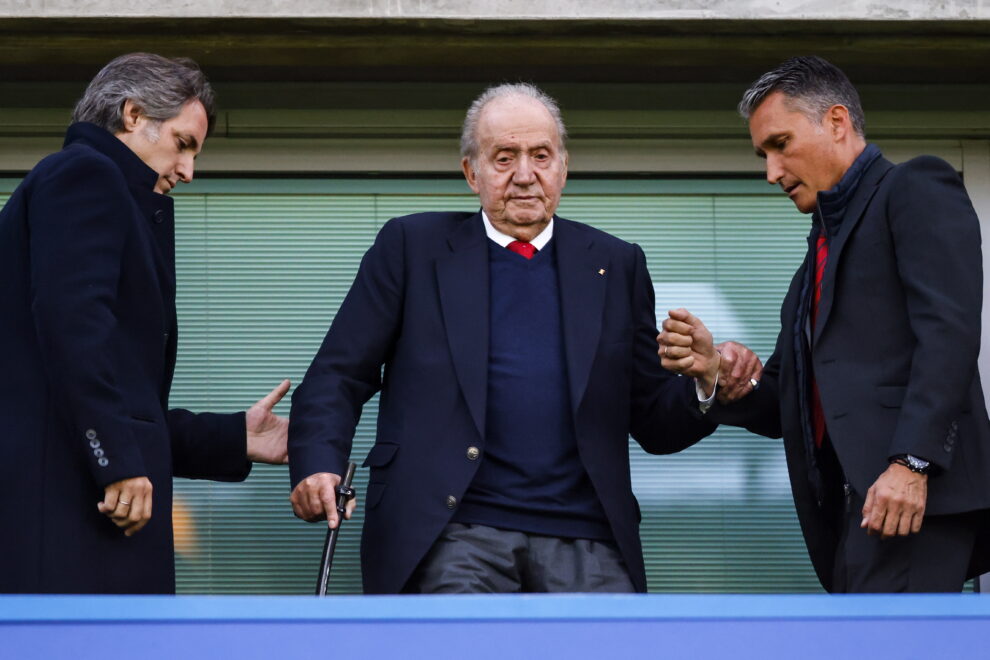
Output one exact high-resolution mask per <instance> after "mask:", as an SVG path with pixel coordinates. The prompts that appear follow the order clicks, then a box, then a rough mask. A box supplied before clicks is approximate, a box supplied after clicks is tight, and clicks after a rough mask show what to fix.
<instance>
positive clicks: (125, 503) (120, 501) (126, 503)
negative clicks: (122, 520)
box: [117, 500, 131, 506]
mask: <svg viewBox="0 0 990 660" xmlns="http://www.w3.org/2000/svg"><path fill="white" fill-rule="evenodd" d="M117 504H123V505H124V506H130V505H131V503H130V502H125V501H124V500H117Z"/></svg>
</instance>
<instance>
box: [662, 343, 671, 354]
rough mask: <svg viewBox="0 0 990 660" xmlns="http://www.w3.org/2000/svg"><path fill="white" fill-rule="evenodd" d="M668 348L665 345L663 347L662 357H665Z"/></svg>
mask: <svg viewBox="0 0 990 660" xmlns="http://www.w3.org/2000/svg"><path fill="white" fill-rule="evenodd" d="M668 348H670V347H669V346H667V344H664V345H663V357H667V349H668Z"/></svg>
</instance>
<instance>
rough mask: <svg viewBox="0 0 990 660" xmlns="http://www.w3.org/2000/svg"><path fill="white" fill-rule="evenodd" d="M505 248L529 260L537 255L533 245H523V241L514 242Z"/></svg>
mask: <svg viewBox="0 0 990 660" xmlns="http://www.w3.org/2000/svg"><path fill="white" fill-rule="evenodd" d="M505 247H507V248H509V249H510V250H512V251H513V252H515V253H516V254H521V255H522V256H524V257H526V258H527V259H532V258H533V255H534V254H536V248H535V247H533V244H532V243H523V242H522V241H512V242H511V243H509V244H508V245H506V246H505Z"/></svg>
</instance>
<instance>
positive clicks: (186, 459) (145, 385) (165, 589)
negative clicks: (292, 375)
mask: <svg viewBox="0 0 990 660" xmlns="http://www.w3.org/2000/svg"><path fill="white" fill-rule="evenodd" d="M213 99H214V97H213V91H212V89H211V88H210V85H209V83H208V82H207V81H206V78H205V76H203V74H202V72H201V71H200V70H199V68H198V67H196V65H195V64H194V63H192V62H191V61H188V60H169V59H165V58H162V57H158V56H157V55H149V54H144V53H135V54H132V55H125V56H122V57H119V58H117V59H115V60H114V61H113V62H111V63H110V64H108V65H107V66H106V67H105V68H104V69H103V70H102V71H100V73H99V74H98V75H97V76H96V78H94V79H93V81H92V82H91V83H90V85H89V87H88V88H87V90H86V92H85V94H84V95H83V98H82V99H81V100H80V101H79V104H78V105H77V107H76V109H75V112H74V114H73V120H74V122H75V123H73V124H72V126H70V127H69V130H68V133H67V134H66V138H65V147H64V149H63V150H62V151H60V152H58V153H56V154H54V155H51V156H49V157H48V158H46V159H44V160H43V161H42V162H41V163H39V164H38V165H37V166H36V167H35V168H34V169H33V170H32V171H31V172H30V173H29V174H28V175H27V177H25V179H24V181H23V182H22V183H21V185H20V186H18V188H17V190H16V191H14V193H13V195H12V196H11V198H10V200H9V201H8V202H7V204H6V206H5V207H4V209H3V211H2V212H0V309H2V310H3V314H2V317H0V318H2V320H0V364H2V365H3V378H2V379H0V420H2V421H3V428H4V433H3V435H2V437H0V445H2V447H3V457H4V458H3V461H2V462H0V489H2V491H0V521H2V523H3V527H4V533H3V535H2V538H0V591H2V592H56V593H89V592H92V593H172V592H174V591H175V569H174V563H173V554H172V552H173V550H172V516H171V506H172V476H173V474H175V475H180V476H187V477H197V478H209V479H219V480H241V479H244V478H245V477H246V476H247V474H248V472H249V470H250V468H251V463H250V461H251V460H263V461H266V462H274V463H281V462H284V461H285V457H286V451H285V441H286V431H287V426H288V422H287V420H285V419H281V418H278V417H276V416H275V415H273V414H272V412H271V409H272V406H273V405H274V404H275V403H277V402H278V400H279V399H280V398H281V397H282V396H283V395H284V394H285V392H286V391H287V390H288V387H289V383H288V381H285V382H283V383H282V384H281V385H280V386H279V387H277V388H276V389H275V390H274V391H273V392H272V393H271V394H269V395H268V396H266V397H265V398H264V399H262V400H261V401H259V402H258V403H257V404H255V405H254V406H253V407H252V408H251V409H250V410H248V411H247V413H246V414H245V413H238V414H231V415H212V414H201V415H194V414H192V413H190V412H188V411H185V410H168V408H167V403H168V392H169V388H170V385H171V381H172V373H173V368H174V366H175V353H176V316H175V263H174V251H175V248H174V240H173V229H174V225H173V216H172V200H171V199H170V198H169V197H167V196H166V193H168V192H169V191H170V190H171V189H172V188H173V187H175V185H176V184H177V183H178V182H179V181H183V182H188V181H190V180H191V179H192V176H193V158H194V157H195V156H196V154H197V153H198V152H199V150H200V149H201V148H202V146H203V141H204V140H205V139H206V136H207V134H208V133H209V131H210V128H211V127H212V126H213V122H214V116H215V114H214V100H213Z"/></svg>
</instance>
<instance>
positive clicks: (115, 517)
mask: <svg viewBox="0 0 990 660" xmlns="http://www.w3.org/2000/svg"><path fill="white" fill-rule="evenodd" d="M151 491H152V486H151V481H150V480H149V479H148V477H133V478H131V479H121V480H120V481H115V482H113V483H112V484H109V485H108V486H107V487H106V488H104V489H103V501H102V502H100V503H98V504H97V505H96V508H98V509H99V510H100V513H102V514H103V515H105V516H107V517H108V518H110V520H112V521H113V524H114V525H116V526H117V527H120V528H121V529H123V530H124V536H134V535H135V534H137V533H138V532H140V531H141V528H142V527H144V526H145V525H147V524H148V521H149V520H151Z"/></svg>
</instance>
